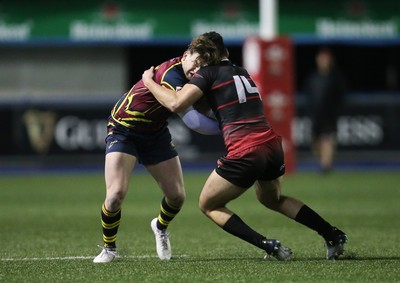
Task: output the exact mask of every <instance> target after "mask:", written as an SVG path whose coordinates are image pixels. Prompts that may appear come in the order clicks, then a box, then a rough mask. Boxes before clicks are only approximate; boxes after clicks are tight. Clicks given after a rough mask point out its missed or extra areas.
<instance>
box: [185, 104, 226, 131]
mask: <svg viewBox="0 0 400 283" xmlns="http://www.w3.org/2000/svg"><path fill="white" fill-rule="evenodd" d="M178 115H179V116H180V117H181V118H182V121H183V122H184V123H185V125H186V126H187V127H188V128H190V129H191V130H193V131H196V132H198V133H200V134H203V135H219V134H220V133H221V131H220V129H219V126H218V122H217V121H216V120H214V119H210V118H209V117H207V116H205V115H203V114H201V113H200V112H198V111H197V110H195V109H194V108H193V107H191V106H190V107H189V108H188V109H186V110H185V111H184V112H180V113H178Z"/></svg>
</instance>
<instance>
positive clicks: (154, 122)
mask: <svg viewBox="0 0 400 283" xmlns="http://www.w3.org/2000/svg"><path fill="white" fill-rule="evenodd" d="M216 54H218V52H216V46H215V45H214V44H213V43H212V42H211V41H210V40H209V39H207V38H205V37H203V36H198V37H196V38H194V39H193V40H192V42H191V43H190V45H189V47H188V49H187V51H185V52H184V54H183V56H181V57H177V58H173V59H171V60H169V61H166V62H164V63H162V64H160V65H159V66H158V67H157V68H156V72H155V80H156V82H157V83H158V84H160V86H162V87H164V88H167V89H169V90H171V91H175V90H178V89H180V88H181V87H183V85H184V84H185V83H186V82H188V80H189V79H191V78H192V76H193V74H194V73H195V72H196V71H197V70H198V69H199V67H200V66H202V65H206V64H210V63H213V62H214V63H215V62H218V61H219V57H215V56H216ZM172 114H173V113H172V112H171V111H170V110H169V109H167V108H165V107H163V106H162V105H161V104H160V103H159V102H158V101H157V100H156V99H155V98H154V96H153V95H152V94H151V92H150V91H149V90H148V89H147V87H146V86H145V85H144V84H143V82H142V81H141V80H140V81H138V82H137V83H136V84H135V85H134V86H133V87H132V88H131V89H130V90H129V92H127V93H125V94H124V95H123V96H122V97H121V99H120V100H119V101H118V102H117V103H116V104H115V106H114V108H113V109H112V111H111V115H110V117H109V120H108V135H107V138H106V157H105V182H106V197H105V200H104V203H103V205H102V209H101V224H102V231H103V245H102V246H100V247H101V249H102V251H101V252H100V254H99V255H98V256H96V257H95V258H94V260H93V262H95V263H107V262H111V261H113V260H114V258H115V257H116V255H117V250H116V238H117V232H118V228H119V226H120V220H121V206H122V202H123V200H124V199H125V196H126V194H127V192H128V184H129V180H130V177H131V175H132V171H133V169H134V168H135V165H136V163H137V162H139V163H141V164H143V165H144V166H145V167H146V169H147V171H149V172H150V174H151V175H152V176H153V178H154V179H155V181H156V182H157V184H158V185H159V186H160V188H161V191H162V192H163V194H164V197H163V198H162V200H161V209H160V212H159V215H158V217H156V218H154V219H153V220H152V221H151V223H150V226H151V229H152V230H153V232H154V235H155V239H156V251H157V255H158V257H159V258H160V259H162V260H169V259H170V258H171V245H170V241H169V237H168V233H167V227H168V225H169V224H170V222H171V221H172V220H173V219H174V217H175V216H176V215H177V214H178V213H179V211H180V209H181V207H182V205H183V203H184V200H185V189H184V185H183V176H182V169H181V164H180V161H179V157H178V155H177V152H176V150H175V148H174V145H173V144H172V140H171V135H170V133H169V130H168V128H167V119H168V118H169V117H170V116H171V115H172ZM179 114H180V116H181V117H182V120H183V121H184V123H185V124H186V125H188V126H189V128H191V129H193V130H196V131H198V132H200V133H203V134H219V133H220V131H219V128H218V124H217V123H216V121H215V120H212V119H210V118H208V117H207V116H204V115H201V114H200V113H198V112H197V111H196V110H194V109H193V108H191V107H188V108H187V109H184V110H183V109H182V111H180V113H179Z"/></svg>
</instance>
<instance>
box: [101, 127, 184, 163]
mask: <svg viewBox="0 0 400 283" xmlns="http://www.w3.org/2000/svg"><path fill="white" fill-rule="evenodd" d="M108 130H109V131H108V132H109V133H110V134H109V135H108V136H107V138H106V140H105V141H106V154H108V153H110V152H124V153H127V154H130V155H133V156H135V157H136V158H137V159H138V162H139V163H141V164H143V165H152V164H157V163H160V162H162V161H165V160H169V159H171V158H174V157H175V156H177V155H178V153H177V152H176V150H175V146H174V145H173V143H172V139H171V134H170V133H169V130H168V128H167V127H164V128H162V129H161V130H160V131H158V132H156V133H151V134H149V133H137V132H135V131H132V130H129V129H126V128H121V127H114V126H109V129H108Z"/></svg>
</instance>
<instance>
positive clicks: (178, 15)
mask: <svg viewBox="0 0 400 283" xmlns="http://www.w3.org/2000/svg"><path fill="white" fill-rule="evenodd" d="M261 1H263V3H265V2H266V1H265V2H264V0H261ZM261 1H260V2H259V1H256V0H254V1H245V0H231V1H212V0H203V1H199V2H196V3H191V2H190V1H178V0H171V1H162V0H153V1H150V2H146V1H128V0H110V1H108V0H103V1H95V0H86V1H68V2H65V3H61V2H59V1H43V0H42V1H26V0H21V1H0V120H1V121H2V135H1V140H0V172H3V173H7V172H9V171H10V170H21V169H25V170H35V169H42V168H78V169H79V168H83V167H85V168H94V169H99V168H102V166H103V158H104V156H103V148H104V143H103V141H104V137H105V134H106V129H105V126H106V119H107V117H108V114H109V112H110V110H111V108H112V106H113V105H114V103H115V101H116V100H117V99H118V98H119V97H120V96H121V95H122V94H123V93H124V92H126V91H127V90H128V89H129V88H130V87H131V86H132V84H134V83H135V82H136V81H137V80H139V79H140V78H141V74H142V72H143V70H144V69H147V68H148V67H150V66H151V65H156V64H158V63H161V62H163V61H165V60H167V59H169V58H172V57H175V56H179V55H181V54H182V53H183V52H184V50H185V49H186V46H187V44H188V43H189V42H190V40H191V38H192V37H193V36H196V35H198V34H201V33H203V32H207V31H211V30H215V31H217V32H219V33H221V34H222V35H223V36H224V38H225V40H226V44H227V46H228V48H229V50H230V58H231V60H232V61H233V62H234V63H236V64H238V65H243V64H244V50H243V46H244V44H245V42H246V40H248V38H251V37H256V38H257V36H258V35H259V30H260V17H261V16H260V14H261V13H260V6H261ZM267 1H269V0H267ZM276 2H278V1H276ZM277 4H278V5H277V13H276V15H277V17H276V27H277V37H282V38H287V39H289V44H290V46H289V49H288V50H287V51H288V52H290V54H291V58H292V59H291V61H290V64H291V69H292V72H291V74H290V77H291V81H290V82H291V83H292V86H291V93H286V94H287V95H288V97H290V98H291V99H292V103H293V107H294V115H293V117H291V118H290V121H289V122H290V123H289V126H288V130H289V131H290V134H291V136H290V138H291V140H292V142H293V145H294V148H295V152H294V156H295V158H294V162H295V164H294V165H295V167H294V168H295V169H294V170H306V169H310V170H314V169H316V168H317V162H316V160H315V159H314V158H313V157H312V155H311V152H310V149H309V145H310V122H309V118H308V117H307V111H306V104H305V93H304V92H303V90H302V87H303V84H304V80H305V76H306V75H307V74H308V73H309V72H310V71H311V70H312V69H313V67H314V55H315V53H316V51H317V50H318V48H319V47H321V46H329V47H330V48H331V49H332V50H333V52H334V54H335V55H336V61H337V64H338V65H339V66H340V67H341V69H342V71H343V72H344V74H345V76H346V79H347V82H348V85H349V93H348V94H347V96H346V101H345V106H344V107H343V109H342V111H341V112H342V113H341V117H340V121H339V123H340V124H339V132H338V141H339V151H338V154H337V156H336V162H335V163H336V166H337V168H349V167H351V168H369V169H375V168H385V167H389V168H392V169H393V168H400V130H399V122H400V114H399V113H400V81H399V79H400V77H399V71H400V70H399V68H400V18H399V11H400V2H396V1H391V0H381V1H373V0H336V1H333V0H332V1H312V0H304V1H293V0H280V1H279V3H277ZM253 59H255V60H257V57H255V58H253ZM263 79H264V78H261V80H263ZM264 81H265V83H266V84H268V83H269V81H268V79H267V78H265V80H264ZM262 95H263V96H267V93H262ZM264 101H267V99H264ZM267 115H269V113H267ZM170 129H171V132H172V133H173V136H174V140H175V143H176V144H177V147H178V151H179V153H180V156H181V158H182V161H183V163H184V164H185V165H188V166H189V165H191V164H196V166H197V165H202V164H208V165H211V166H213V164H214V161H215V159H216V158H217V157H218V156H219V155H220V154H221V152H222V151H223V146H222V140H221V139H220V138H219V137H207V136H201V135H198V134H196V133H194V132H190V131H189V130H188V129H187V128H185V126H183V124H182V123H181V122H180V120H179V119H176V118H172V119H171V121H170Z"/></svg>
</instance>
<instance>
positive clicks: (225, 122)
mask: <svg viewBox="0 0 400 283" xmlns="http://www.w3.org/2000/svg"><path fill="white" fill-rule="evenodd" d="M189 83H190V84H193V85H196V86H197V87H199V88H200V89H201V90H202V91H203V93H204V95H205V96H206V99H207V101H208V104H209V105H210V107H211V109H212V110H213V111H214V113H215V116H216V118H217V120H218V122H219V126H220V129H221V131H222V134H223V136H224V141H225V146H226V149H227V150H228V152H229V155H231V156H232V155H236V154H237V155H240V153H241V151H243V150H244V149H247V148H249V147H252V146H255V145H259V144H262V143H264V142H266V141H268V140H270V139H272V138H274V137H276V134H275V132H274V131H273V129H272V128H271V126H270V124H269V123H268V121H267V119H266V116H265V113H264V107H263V103H262V100H261V96H260V94H259V91H258V89H257V87H256V85H255V83H254V82H253V80H252V79H251V76H250V75H249V73H248V72H247V71H246V70H245V69H244V68H241V67H238V66H236V65H233V64H232V63H231V62H230V61H229V60H223V61H222V62H221V63H220V64H219V65H213V66H207V67H203V68H200V70H199V71H197V73H196V74H195V75H194V76H193V77H192V79H191V80H190V81H189Z"/></svg>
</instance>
